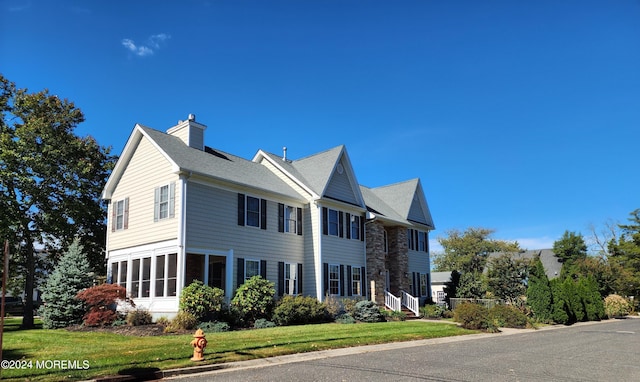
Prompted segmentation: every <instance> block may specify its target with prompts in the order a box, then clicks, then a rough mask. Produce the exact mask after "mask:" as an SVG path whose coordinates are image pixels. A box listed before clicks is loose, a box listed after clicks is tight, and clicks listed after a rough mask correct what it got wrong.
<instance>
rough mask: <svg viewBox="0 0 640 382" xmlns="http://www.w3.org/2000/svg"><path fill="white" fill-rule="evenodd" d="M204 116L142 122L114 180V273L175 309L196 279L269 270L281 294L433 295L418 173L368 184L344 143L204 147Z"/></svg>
mask: <svg viewBox="0 0 640 382" xmlns="http://www.w3.org/2000/svg"><path fill="white" fill-rule="evenodd" d="M205 130H206V126H205V125H203V124H201V123H199V122H197V121H196V118H195V116H194V115H189V118H188V119H187V120H185V121H180V122H179V123H178V124H177V125H176V126H174V127H172V128H170V129H169V130H167V132H166V133H164V132H161V131H158V130H154V129H151V128H148V127H145V126H142V125H139V124H137V125H135V127H134V129H133V132H132V133H131V136H130V137H129V139H128V141H127V143H126V145H125V148H124V150H123V152H122V154H121V155H120V158H119V160H118V162H117V163H116V166H115V168H114V170H113V172H112V174H111V176H110V177H109V179H108V181H107V184H106V186H105V188H104V191H103V195H102V197H103V198H104V199H105V200H107V201H108V202H109V211H108V235H107V246H106V248H107V254H106V255H107V267H108V268H107V273H108V281H109V282H111V283H114V284H120V285H122V286H123V287H125V288H126V289H127V291H128V293H129V294H130V295H131V297H133V299H134V301H135V303H136V305H137V306H141V307H145V308H147V309H149V311H150V312H151V313H152V314H153V315H154V317H159V316H163V315H164V316H169V317H171V316H173V315H175V314H176V313H177V311H178V297H179V296H180V292H181V290H182V289H183V288H184V287H185V286H187V285H189V284H190V283H191V282H192V281H194V280H200V281H202V282H204V283H205V284H208V285H210V286H212V287H218V288H221V289H223V290H224V291H225V295H226V297H227V298H231V297H232V296H233V293H234V291H235V290H236V288H237V287H238V286H239V285H241V284H242V283H244V281H245V280H247V279H249V278H251V277H252V276H255V275H261V276H262V277H265V278H267V279H268V280H270V281H273V282H274V283H275V285H276V291H277V294H278V296H282V295H285V294H290V295H297V294H301V295H307V296H314V297H317V298H318V299H319V300H321V301H322V300H323V299H324V298H325V296H328V295H332V296H343V297H350V296H356V297H360V298H369V299H372V300H373V301H376V302H377V303H379V304H380V305H384V304H386V305H387V306H390V307H391V308H392V309H397V308H398V307H397V306H396V305H395V304H394V302H393V301H400V299H401V300H402V303H403V304H404V305H411V304H409V302H412V301H413V302H415V301H420V300H422V302H424V300H425V299H426V298H428V297H429V296H430V294H431V292H430V290H429V288H430V287H429V274H430V268H429V244H428V243H429V232H430V231H431V230H433V229H434V224H433V220H432V218H431V213H430V212H429V207H428V205H427V200H426V199H425V196H424V191H423V188H422V184H421V182H420V180H419V179H413V180H408V181H406V182H401V183H397V184H392V185H388V186H384V187H377V188H367V187H364V186H361V185H359V184H358V181H357V179H356V174H355V173H354V170H353V167H352V166H351V161H350V159H349V155H348V154H347V149H346V147H345V146H337V147H335V148H332V149H329V150H327V151H323V152H320V153H317V154H314V155H310V156H307V157H305V158H301V159H295V160H291V159H288V158H287V157H286V151H285V154H284V155H274V154H271V153H268V152H265V151H262V150H258V152H257V154H256V155H255V156H254V158H253V159H252V160H247V159H243V158H240V157H238V156H235V155H233V154H229V153H225V152H222V151H219V150H216V149H212V148H210V147H207V146H205V144H204V142H205V139H204V133H205Z"/></svg>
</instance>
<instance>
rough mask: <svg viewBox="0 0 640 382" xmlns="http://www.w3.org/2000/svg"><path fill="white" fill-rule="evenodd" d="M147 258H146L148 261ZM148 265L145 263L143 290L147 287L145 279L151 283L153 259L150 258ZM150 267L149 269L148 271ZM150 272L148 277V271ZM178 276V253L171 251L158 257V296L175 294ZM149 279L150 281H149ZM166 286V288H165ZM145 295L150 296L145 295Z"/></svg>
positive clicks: (156, 275) (156, 280)
mask: <svg viewBox="0 0 640 382" xmlns="http://www.w3.org/2000/svg"><path fill="white" fill-rule="evenodd" d="M146 260H147V259H145V261H146ZM148 261H149V262H148V266H147V264H145V263H143V276H142V284H143V291H144V289H145V281H146V282H147V283H149V284H150V283H151V280H150V278H151V259H150V258H148ZM147 267H148V271H147ZM146 272H148V279H147V273H146ZM177 276H178V255H177V254H175V253H171V254H169V255H160V256H158V257H156V274H155V293H154V295H155V296H156V297H163V296H175V295H176V292H177V288H176V286H177ZM147 280H148V281H147ZM165 287H166V290H165ZM143 297H148V295H147V296H144V295H143Z"/></svg>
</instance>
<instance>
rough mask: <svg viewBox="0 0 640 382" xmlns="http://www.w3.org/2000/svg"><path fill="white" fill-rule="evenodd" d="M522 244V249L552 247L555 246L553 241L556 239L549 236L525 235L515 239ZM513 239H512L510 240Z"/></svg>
mask: <svg viewBox="0 0 640 382" xmlns="http://www.w3.org/2000/svg"><path fill="white" fill-rule="evenodd" d="M513 240H514V241H517V242H518V244H520V248H522V249H530V250H534V249H550V248H553V243H554V242H555V241H556V240H555V239H552V238H550V237H547V236H543V237H524V238H520V239H513ZM509 241H512V240H509Z"/></svg>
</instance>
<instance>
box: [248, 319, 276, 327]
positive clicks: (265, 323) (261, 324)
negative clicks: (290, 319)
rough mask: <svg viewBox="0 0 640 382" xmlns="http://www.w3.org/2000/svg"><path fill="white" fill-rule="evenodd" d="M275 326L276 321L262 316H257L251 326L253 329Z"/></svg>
mask: <svg viewBox="0 0 640 382" xmlns="http://www.w3.org/2000/svg"><path fill="white" fill-rule="evenodd" d="M275 326H276V323H275V322H273V321H269V320H267V319H264V318H258V319H257V320H256V322H254V323H253V327H254V328H255V329H266V328H273V327H275Z"/></svg>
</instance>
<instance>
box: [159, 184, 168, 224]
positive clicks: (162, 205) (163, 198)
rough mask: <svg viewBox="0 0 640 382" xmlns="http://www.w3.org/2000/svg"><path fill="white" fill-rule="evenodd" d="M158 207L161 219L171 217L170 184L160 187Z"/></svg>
mask: <svg viewBox="0 0 640 382" xmlns="http://www.w3.org/2000/svg"><path fill="white" fill-rule="evenodd" d="M158 204H159V205H158V208H159V215H158V217H159V218H160V219H166V218H168V217H169V186H168V185H166V186H162V187H160V198H159V199H158Z"/></svg>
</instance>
